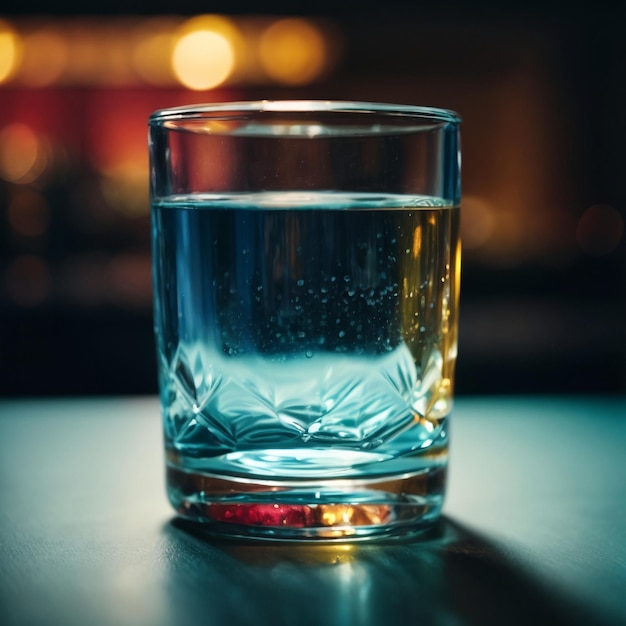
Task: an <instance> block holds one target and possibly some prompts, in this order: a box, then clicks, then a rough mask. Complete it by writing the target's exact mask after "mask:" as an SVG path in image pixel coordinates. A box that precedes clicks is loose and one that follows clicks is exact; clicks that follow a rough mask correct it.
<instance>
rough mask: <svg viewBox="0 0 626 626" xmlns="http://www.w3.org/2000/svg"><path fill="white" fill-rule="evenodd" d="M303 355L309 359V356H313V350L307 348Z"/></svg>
mask: <svg viewBox="0 0 626 626" xmlns="http://www.w3.org/2000/svg"><path fill="white" fill-rule="evenodd" d="M304 356H305V357H306V358H307V359H310V358H312V357H313V352H311V350H307V351H306V352H305V353H304Z"/></svg>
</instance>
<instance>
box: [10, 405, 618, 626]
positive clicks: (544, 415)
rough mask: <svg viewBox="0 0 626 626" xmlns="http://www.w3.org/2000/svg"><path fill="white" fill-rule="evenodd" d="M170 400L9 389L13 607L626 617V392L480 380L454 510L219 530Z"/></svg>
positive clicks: (42, 617)
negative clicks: (401, 520)
mask: <svg viewBox="0 0 626 626" xmlns="http://www.w3.org/2000/svg"><path fill="white" fill-rule="evenodd" d="M161 446H162V440H161V431H160V420H159V408H158V401H157V399H156V398H130V399H129V398H126V399H124V398H110V399H68V400H15V401H6V400H5V401H2V402H0V451H1V455H0V493H1V494H2V500H1V502H2V507H1V508H0V616H1V618H0V622H1V623H2V624H11V625H12V624H20V625H22V624H24V625H26V624H29V625H30V624H33V625H34V624H42V625H43V624H45V625H47V626H55V625H57V624H58V625H63V626H71V625H73V624H80V625H81V626H84V625H86V624H89V625H91V626H100V625H113V624H115V625H120V624H121V625H125V624H130V625H135V624H136V625H144V624H145V625H150V626H160V625H172V624H176V625H179V624H180V625H184V624H198V623H202V624H218V625H228V626H231V625H238V624H254V625H255V626H258V625H262V624H268V625H269V624H271V625H272V626H279V625H282V624H286V625H292V624H297V625H298V626H306V625H308V624H324V626H328V625H333V624H341V625H342V626H347V625H352V624H355V625H358V626H361V625H363V626H368V625H370V624H372V625H373V624H376V625H377V626H380V624H396V623H401V624H403V623H407V624H412V623H415V624H417V623H423V624H442V625H446V626H447V625H450V626H453V625H462V624H477V625H479V624H480V625H485V624H486V625H489V624H532V623H533V622H536V621H537V620H541V621H540V622H539V623H551V624H581V625H582V624H626V497H625V496H626V478H625V474H626V472H625V471H624V470H625V469H626V467H625V465H626V464H625V462H624V454H625V451H626V400H625V399H624V398H623V397H533V398H527V397H523V398H503V397H494V398H460V399H458V400H457V403H456V406H455V412H454V416H453V425H452V445H451V465H450V475H449V489H448V496H447V500H446V505H445V507H444V516H443V518H442V520H441V522H440V523H439V524H438V525H437V526H436V527H435V528H434V529H433V531H432V532H431V533H429V534H428V535H427V536H424V537H422V538H420V539H413V540H410V541H407V540H405V541H401V542H396V543H380V544H358V545H346V544H342V545H327V546H321V545H316V546H307V545H299V544H298V545H294V544H288V545H279V544H271V543H245V542H235V541H225V540H222V541H220V540H216V539H214V538H211V537H209V536H206V535H205V534H204V533H203V532H202V530H201V529H198V528H197V527H195V526H193V525H189V524H186V523H183V522H182V521H180V520H177V519H176V518H175V516H174V515H173V513H172V511H171V510H170V508H169V505H168V504H167V501H166V499H165V495H164V493H165V492H164V487H163V455H162V448H161Z"/></svg>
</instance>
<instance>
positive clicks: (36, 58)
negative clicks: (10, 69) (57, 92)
mask: <svg viewBox="0 0 626 626" xmlns="http://www.w3.org/2000/svg"><path fill="white" fill-rule="evenodd" d="M68 57H69V47H68V44H67V41H66V39H65V38H64V37H62V36H61V35H59V34H57V33H55V32H53V31H50V30H39V31H36V32H34V33H31V34H29V35H26V36H25V37H24V56H23V59H22V64H21V66H20V81H21V82H22V83H24V84H25V85H29V86H31V87H45V86H46V85H50V84H51V83H53V82H55V81H56V80H58V79H59V77H60V76H61V75H62V74H63V72H64V71H65V69H66V67H67V63H68Z"/></svg>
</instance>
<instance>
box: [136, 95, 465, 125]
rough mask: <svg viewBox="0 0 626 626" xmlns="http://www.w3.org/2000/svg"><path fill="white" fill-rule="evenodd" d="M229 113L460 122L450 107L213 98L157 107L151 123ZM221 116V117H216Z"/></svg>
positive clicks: (442, 122) (160, 123) (455, 123)
mask: <svg viewBox="0 0 626 626" xmlns="http://www.w3.org/2000/svg"><path fill="white" fill-rule="evenodd" d="M220 113H222V114H228V113H229V114H230V115H229V119H231V120H232V119H236V117H235V118H233V117H232V116H236V115H240V116H242V117H244V116H246V115H248V116H249V115H251V114H259V113H286V114H291V113H294V114H297V113H342V114H343V113H354V114H367V113H370V114H375V115H381V116H388V117H396V118H397V117H403V118H407V119H409V120H411V119H412V120H414V121H421V122H426V123H431V124H454V125H458V124H459V123H460V122H461V117H460V115H459V114H458V113H456V112H455V111H453V110H451V109H445V108H439V107H432V106H418V105H412V104H391V103H382V102H365V101H362V102H361V101H350V100H241V101H233V102H212V103H205V104H192V105H184V106H177V107H171V108H165V109H158V110H157V111H155V112H154V113H152V114H151V115H150V117H149V118H148V125H149V126H155V127H160V126H163V125H164V124H166V123H167V122H184V121H197V120H203V119H206V118H207V117H208V116H209V115H211V114H220ZM214 119H219V118H214Z"/></svg>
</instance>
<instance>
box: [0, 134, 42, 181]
mask: <svg viewBox="0 0 626 626" xmlns="http://www.w3.org/2000/svg"><path fill="white" fill-rule="evenodd" d="M47 161H48V155H47V151H46V146H45V143H44V142H43V141H40V139H39V138H38V137H37V135H36V134H35V133H34V132H33V130H32V129H31V128H30V127H29V126H27V125H26V124H21V123H19V122H16V123H14V124H9V125H8V126H5V127H4V128H3V129H2V130H1V131H0V177H1V178H3V179H4V180H6V181H7V182H11V183H20V184H25V183H31V182H33V181H34V180H36V179H37V178H38V177H39V176H40V175H41V173H42V172H43V171H44V170H45V168H46V165H47Z"/></svg>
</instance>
